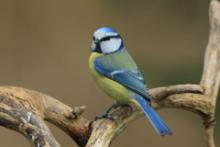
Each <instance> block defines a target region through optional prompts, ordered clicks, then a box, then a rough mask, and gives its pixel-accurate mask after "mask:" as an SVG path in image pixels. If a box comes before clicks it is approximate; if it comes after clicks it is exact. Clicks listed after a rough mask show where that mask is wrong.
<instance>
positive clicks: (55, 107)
mask: <svg viewBox="0 0 220 147" xmlns="http://www.w3.org/2000/svg"><path fill="white" fill-rule="evenodd" d="M209 12H210V35H209V41H208V45H207V48H206V52H205V59H204V68H203V74H202V78H201V82H200V85H195V84H184V85H172V86H167V87H158V88H153V89H150V90H149V93H150V94H151V95H152V96H153V97H155V99H156V100H157V101H158V103H152V107H154V108H155V109H161V108H167V107H169V108H179V109H183V110H188V111H191V112H194V113H196V114H198V115H199V116H201V118H202V119H203V120H204V128H205V130H206V136H207V145H208V147H215V141H214V125H215V118H214V113H215V106H216V99H217V95H218V89H219V84H220V2H219V1H217V0H212V1H211V3H210V10H209ZM84 111H85V106H80V107H75V108H71V107H69V106H67V105H65V104H63V103H61V102H60V101H58V100H57V99H55V98H52V97H50V96H48V95H45V94H43V93H40V92H37V91H33V90H28V89H25V88H19V87H8V86H2V87H0V125H2V126H4V127H7V128H9V129H13V130H15V131H17V132H19V133H21V134H23V135H24V136H25V137H26V138H27V139H28V140H29V142H30V143H31V145H32V146H35V147H59V146H60V145H59V144H58V142H57V141H56V140H55V138H54V137H53V135H52V134H51V132H50V130H49V129H48V127H47V125H46V124H45V123H44V120H46V121H49V122H51V123H53V124H55V125H56V126H57V127H59V128H61V129H62V130H63V131H65V132H66V133H67V134H68V135H70V136H71V137H72V138H73V139H74V140H75V141H76V143H77V144H78V145H79V146H80V147H84V146H86V147H108V146H109V145H110V144H111V142H112V141H113V140H114V138H115V137H117V135H119V134H120V132H122V131H123V130H124V129H125V128H126V126H127V125H128V124H129V123H130V122H132V121H134V120H136V119H137V118H138V117H141V116H143V114H142V111H140V110H139V109H138V108H137V107H135V106H133V109H132V110H131V109H130V108H128V107H121V106H118V107H116V108H114V109H112V110H111V111H110V112H109V114H110V115H111V116H112V117H113V118H114V119H113V120H109V119H94V120H87V119H85V118H84V117H83V116H82V113H83V112H84Z"/></svg>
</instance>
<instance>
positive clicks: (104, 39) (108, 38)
mask: <svg viewBox="0 0 220 147" xmlns="http://www.w3.org/2000/svg"><path fill="white" fill-rule="evenodd" d="M111 38H120V35H117V36H107V37H104V38H102V39H100V40H99V42H102V41H107V40H110V39H111Z"/></svg>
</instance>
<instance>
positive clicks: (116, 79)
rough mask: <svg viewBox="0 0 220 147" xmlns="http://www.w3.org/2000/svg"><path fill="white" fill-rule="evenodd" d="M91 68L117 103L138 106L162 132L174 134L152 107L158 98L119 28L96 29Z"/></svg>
mask: <svg viewBox="0 0 220 147" xmlns="http://www.w3.org/2000/svg"><path fill="white" fill-rule="evenodd" d="M89 70H90V72H91V74H92V75H93V77H94V79H95V81H96V83H97V84H98V86H99V87H100V88H101V89H102V90H103V91H104V92H105V93H106V94H107V95H108V96H109V97H110V98H112V99H113V100H114V102H115V103H116V104H119V105H120V104H121V105H123V104H128V105H129V104H133V105H135V106H137V107H138V108H140V109H141V110H142V111H143V112H144V114H145V115H146V117H147V118H148V119H149V121H150V123H151V124H152V126H153V128H154V129H155V131H156V132H157V133H158V134H159V135H161V136H165V135H171V134H172V131H171V130H170V128H169V127H168V126H167V125H166V123H165V122H164V121H163V120H162V119H161V118H160V116H159V115H158V114H157V112H156V111H155V110H154V109H153V108H152V107H151V101H152V100H153V99H154V98H153V97H152V96H151V95H150V94H149V93H148V89H147V86H146V83H145V80H144V78H143V75H142V73H141V72H140V70H139V68H138V66H137V65H136V63H135V62H134V60H133V59H132V57H131V56H130V54H129V53H128V51H127V49H126V48H125V46H124V43H123V40H122V37H121V35H120V34H119V33H118V32H117V31H116V30H115V29H113V28H111V27H101V28H98V29H97V30H96V31H95V32H94V33H93V38H92V45H91V54H90V57H89Z"/></svg>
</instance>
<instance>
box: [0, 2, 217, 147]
mask: <svg viewBox="0 0 220 147" xmlns="http://www.w3.org/2000/svg"><path fill="white" fill-rule="evenodd" d="M208 7H209V0H184V1H183V0H166V1H164V0H136V1H132V0H111V1H109V0H93V1H91V0H80V1H76V0H63V1H59V0H47V1H45V0H37V1H36V0H35V1H34V0H19V1H18V0H7V1H0V32H1V33H0V67H1V72H0V85H13V86H22V87H26V88H29V89H34V90H37V91H40V92H44V93H46V94H49V95H51V96H53V97H55V98H57V99H59V100H60V101H62V102H64V103H66V104H68V105H70V106H72V107H74V106H78V105H86V106H87V108H88V111H86V113H85V114H84V115H85V116H86V117H88V118H93V117H94V116H95V115H98V114H100V113H101V112H103V111H105V110H106V109H107V108H108V107H109V106H110V105H111V102H112V101H111V100H110V99H108V97H107V96H106V95H105V94H104V93H103V92H102V91H101V90H99V88H97V86H96V84H95V82H94V81H93V78H92V77H91V75H90V73H89V71H88V66H87V62H88V57H89V54H90V44H91V38H92V33H93V31H95V30H96V28H98V27H101V26H112V27H114V28H116V29H117V30H118V31H119V32H120V33H121V35H122V36H123V39H124V42H125V45H126V47H127V49H128V50H129V52H130V54H131V55H132V56H133V58H134V59H135V60H136V62H137V64H138V65H139V66H140V69H141V70H142V72H143V73H144V76H145V79H146V81H147V83H148V85H149V87H150V88H152V87H156V86H165V85H172V84H181V83H198V82H199V81H200V78H201V72H202V66H203V65H202V64H203V55H204V49H205V46H206V43H207V39H208ZM159 113H160V115H161V116H162V117H163V118H164V119H165V120H166V122H167V123H168V124H169V126H170V127H171V128H172V130H173V132H174V135H173V136H171V137H160V136H158V135H157V134H156V133H155V132H154V130H153V129H152V127H151V126H150V124H149V122H148V121H147V120H146V118H141V119H139V120H137V121H135V122H134V123H132V124H130V125H129V127H128V128H127V129H126V130H125V131H124V132H123V133H122V134H121V135H120V136H119V137H118V138H117V139H116V140H115V141H114V142H113V144H112V146H113V147H124V146H126V147H134V146H137V147H142V146H149V147H150V146H151V147H168V146H169V147H174V146H178V147H186V146H187V147H206V142H205V140H204V138H205V135H204V130H203V126H202V121H201V120H200V118H199V117H198V116H197V115H195V114H193V113H190V112H187V111H183V110H176V109H163V110H160V111H159ZM219 116H220V115H218V116H217V117H219ZM217 119H219V121H220V118H217ZM50 127H51V129H52V132H53V133H54V134H55V136H56V138H57V140H58V141H59V142H60V144H61V145H62V146H63V147H76V144H75V143H74V142H73V141H72V140H71V138H70V137H68V136H67V135H65V134H64V133H63V132H62V131H60V130H59V129H57V128H56V127H54V126H53V125H50ZM215 132H216V135H215V136H216V138H217V136H219V135H220V126H219V125H217V127H216V131H215ZM0 141H1V146H3V147H14V146H17V147H29V143H28V142H27V141H26V140H25V138H24V137H23V136H21V135H20V134H18V133H15V132H13V131H10V130H8V129H5V128H3V127H1V128H0ZM216 141H217V142H218V145H217V146H219V145H220V141H219V140H216Z"/></svg>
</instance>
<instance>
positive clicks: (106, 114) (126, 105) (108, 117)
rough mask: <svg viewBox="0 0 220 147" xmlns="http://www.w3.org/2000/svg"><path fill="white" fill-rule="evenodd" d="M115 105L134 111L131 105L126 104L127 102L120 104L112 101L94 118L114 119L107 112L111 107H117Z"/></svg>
mask: <svg viewBox="0 0 220 147" xmlns="http://www.w3.org/2000/svg"><path fill="white" fill-rule="evenodd" d="M117 107H127V108H129V110H130V111H131V112H133V111H135V109H134V108H133V107H132V106H131V105H129V104H127V103H123V104H122V103H118V102H116V101H114V102H113V104H112V105H111V107H109V108H108V109H107V110H106V111H105V112H103V113H102V114H101V115H98V116H96V118H95V119H102V118H107V119H110V120H114V118H113V117H112V116H111V114H109V112H110V111H111V110H112V109H115V108H117Z"/></svg>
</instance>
